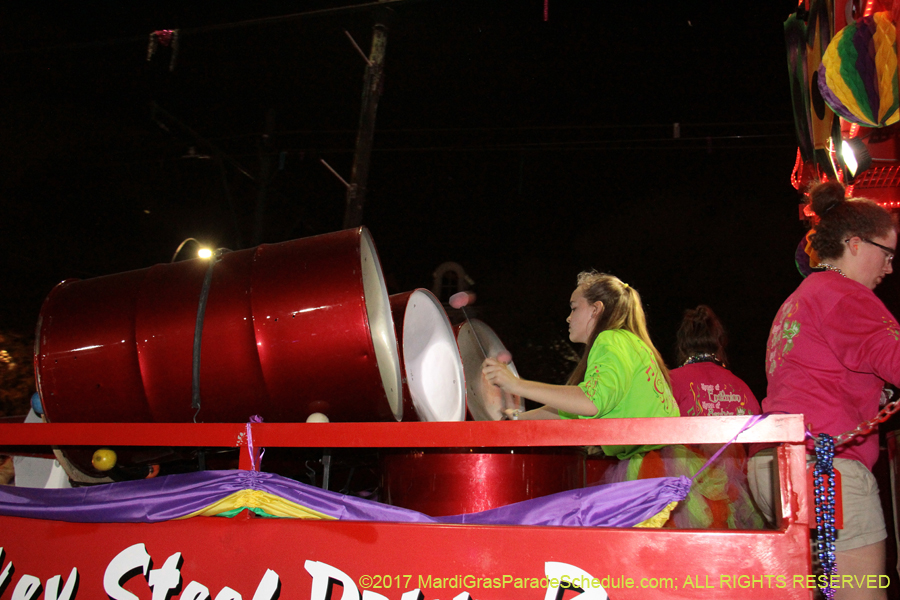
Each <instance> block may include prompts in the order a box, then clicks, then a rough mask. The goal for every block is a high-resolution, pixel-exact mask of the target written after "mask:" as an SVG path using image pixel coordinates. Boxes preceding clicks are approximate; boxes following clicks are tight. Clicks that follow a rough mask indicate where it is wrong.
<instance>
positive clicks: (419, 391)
mask: <svg viewBox="0 0 900 600" xmlns="http://www.w3.org/2000/svg"><path fill="white" fill-rule="evenodd" d="M390 301H391V313H392V315H393V317H394V328H395V333H396V335H397V340H398V342H399V346H400V367H401V372H402V373H403V404H404V406H403V420H404V421H462V420H464V419H465V418H466V386H465V378H464V376H463V366H462V359H461V358H460V356H459V350H458V349H457V347H456V337H455V335H454V333H453V326H452V325H450V319H448V318H447V313H446V311H445V310H444V307H443V306H442V305H441V303H440V301H439V300H438V299H437V298H436V297H435V295H434V294H432V293H431V292H429V291H428V290H426V289H421V288H420V289H416V290H413V291H411V292H404V293H402V294H394V295H393V296H391V297H390Z"/></svg>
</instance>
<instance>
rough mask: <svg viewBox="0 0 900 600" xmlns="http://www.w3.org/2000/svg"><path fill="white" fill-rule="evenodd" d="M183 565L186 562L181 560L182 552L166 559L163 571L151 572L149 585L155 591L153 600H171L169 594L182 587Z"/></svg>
mask: <svg viewBox="0 0 900 600" xmlns="http://www.w3.org/2000/svg"><path fill="white" fill-rule="evenodd" d="M182 564H184V561H183V560H182V559H181V552H176V553H175V554H173V555H172V556H170V557H169V558H167V559H166V562H165V564H164V565H163V566H162V568H161V569H153V570H152V571H150V576H149V577H148V578H147V584H148V585H149V586H150V589H152V590H153V597H152V598H151V600H169V598H171V597H172V594H170V593H169V592H170V591H171V590H177V589H178V588H180V587H181V565H182Z"/></svg>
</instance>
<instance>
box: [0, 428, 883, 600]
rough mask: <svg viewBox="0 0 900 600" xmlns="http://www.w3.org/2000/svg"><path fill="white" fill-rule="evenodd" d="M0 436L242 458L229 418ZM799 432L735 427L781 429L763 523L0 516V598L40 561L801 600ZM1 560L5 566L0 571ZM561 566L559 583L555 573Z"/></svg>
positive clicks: (251, 593) (297, 439) (251, 586)
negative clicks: (745, 526)
mask: <svg viewBox="0 0 900 600" xmlns="http://www.w3.org/2000/svg"><path fill="white" fill-rule="evenodd" d="M745 422H746V418H745V417H699V418H680V419H624V420H614V419H610V420H605V419H604V420H597V421H532V422H527V421H519V422H462V423H416V422H411V423H406V422H401V423H322V424H319V423H315V424H274V423H260V424H252V425H250V428H251V435H252V440H253V447H254V449H259V448H263V447H302V448H314V447H322V448H446V447H472V448H492V447H517V446H518V447H526V446H582V445H603V444H614V445H620V444H644V443H654V444H672V443H724V442H727V441H729V440H730V439H731V438H732V437H734V435H735V434H736V433H737V432H738V431H739V430H740V429H741V427H742V426H743V425H744V424H745ZM0 440H2V441H3V444H4V445H8V446H34V445H55V446H74V445H81V446H88V447H101V446H117V445H127V446H135V445H147V446H182V447H240V448H241V449H242V458H241V464H242V468H247V467H248V466H249V464H250V457H249V454H248V452H247V449H248V445H247V425H246V424H243V423H241V424H115V425H112V424H27V425H26V424H21V425H19V424H16V425H9V424H0ZM803 440H804V429H803V419H802V417H801V416H799V415H772V416H770V417H768V418H767V419H765V420H764V421H762V422H761V423H759V424H757V425H756V426H754V427H753V428H751V429H749V430H747V431H745V432H743V433H742V434H741V435H740V437H739V438H738V441H739V442H745V443H749V442H783V445H782V446H781V447H780V448H779V449H778V453H777V455H778V474H779V481H778V488H779V490H780V493H781V501H780V513H781V519H780V526H779V528H778V529H776V530H767V531H723V530H670V529H661V530H648V529H615V528H598V527H533V526H506V525H504V526H500V525H493V526H484V525H437V524H409V523H386V522H361V521H306V520H294V519H289V520H274V519H254V518H251V519H243V520H237V521H235V520H226V519H222V518H218V517H195V518H192V519H186V520H181V521H168V522H164V523H156V524H122V523H118V524H83V523H60V522H51V521H43V520H35V519H21V518H15V517H0V548H2V550H0V599H2V600H6V597H7V596H8V597H19V594H26V593H27V592H28V591H29V589H30V588H28V587H27V586H29V585H37V584H40V585H42V586H44V587H45V589H46V588H49V586H50V585H58V586H60V588H59V589H62V588H61V580H55V583H53V581H52V580H53V578H54V577H55V576H56V575H60V576H61V577H62V578H63V580H67V578H68V579H70V578H71V576H72V575H71V574H72V569H76V570H77V576H78V577H79V578H80V580H79V584H78V586H77V589H76V592H75V593H77V594H80V595H82V596H84V597H91V598H93V597H102V595H103V592H105V593H106V595H107V596H109V597H111V598H121V599H122V600H125V599H126V598H129V599H130V598H134V597H137V598H140V599H142V600H143V599H145V598H146V599H148V600H149V599H150V598H151V596H156V595H157V592H158V591H159V590H160V589H163V588H162V586H163V585H170V584H171V585H172V586H173V587H171V588H169V590H170V591H171V592H172V593H170V594H169V597H176V595H177V594H178V593H181V594H182V595H181V596H180V597H182V598H186V600H193V599H195V598H196V599H199V598H204V597H207V596H204V595H203V594H202V593H200V595H196V593H197V591H198V590H200V588H201V587H202V588H203V589H206V590H207V592H208V597H211V598H221V599H224V598H238V597H246V598H251V597H252V598H254V599H255V600H256V599H259V600H272V599H274V598H276V597H279V596H278V595H277V594H280V597H281V598H285V599H287V598H304V599H305V598H309V599H310V600H324V598H326V597H332V598H335V599H337V598H343V600H360V599H361V600H380V599H382V598H389V599H391V600H400V599H401V598H402V600H410V599H412V600H416V599H418V598H427V599H428V600H435V599H446V600H450V599H457V598H459V599H461V600H464V599H465V598H467V597H468V598H477V599H478V600H492V599H511V600H512V599H515V600H523V599H524V600H528V599H530V598H534V599H535V600H538V599H540V598H545V599H559V598H565V599H566V600H567V599H568V598H574V597H576V595H577V594H576V592H577V590H576V591H565V589H566V586H568V587H572V582H574V585H575V586H579V587H580V589H581V590H582V591H581V592H580V595H577V597H579V598H582V599H584V600H588V599H591V598H596V599H601V598H607V597H611V598H616V599H631V598H633V599H635V600H637V599H644V598H655V597H659V598H667V599H668V598H684V599H692V600H693V599H698V598H699V599H705V598H722V599H725V598H727V599H739V598H748V599H749V598H772V599H776V598H777V599H779V600H783V599H794V598H796V599H800V598H806V599H808V598H811V597H812V591H813V588H814V584H815V580H814V579H811V575H810V549H809V528H808V508H807V496H806V483H805V448H804V445H803ZM4 554H5V558H4V556H3V555H4ZM176 554H177V557H176ZM143 556H147V557H148V560H149V557H152V564H150V563H146V564H147V565H148V566H147V568H146V569H144V571H143V572H142V571H141V570H140V569H137V570H135V569H132V570H131V571H128V570H124V571H122V572H121V573H119V572H118V571H117V570H116V569H120V570H121V569H123V568H124V567H123V565H125V566H128V565H131V566H132V567H135V566H138V567H143V564H144V563H141V562H140V561H141V560H142V559H141V557H143ZM173 557H176V558H173ZM129 560H131V561H132V563H128V561H129ZM135 561H136V562H135ZM12 562H14V563H15V569H14V574H13V572H10V571H9V570H4V569H5V567H7V566H8V563H12ZM150 567H153V569H151V568H150ZM270 571H271V573H270ZM141 572H142V573H143V577H141ZM134 573H137V575H134ZM4 574H6V576H5V580H4ZM275 580H277V582H278V586H279V592H278V593H277V594H276V592H275V591H274V588H271V591H270V587H271V586H272V585H273V581H275ZM554 580H555V583H556V587H553V585H552V584H553V583H554ZM562 580H565V581H566V582H569V583H566V584H565V585H563V586H562V587H560V584H561V582H562ZM176 581H177V583H178V586H177V587H175V583H173V582H176ZM877 583H878V582H876V584H877ZM154 586H155V587H154ZM198 586H199V587H198ZM267 586H270V587H267ZM340 587H343V592H341V591H340V590H339V589H338V588H340ZM226 588H227V589H226ZM416 589H418V590H420V593H421V595H419V593H417V592H416V591H415V590H416ZM573 589H574V588H573ZM4 590H7V591H5V592H4ZM9 590H12V592H10V591H9ZM101 590H102V591H101ZM560 590H562V591H560ZM54 591H58V590H57V588H54ZM189 594H190V595H189ZM339 594H342V595H339ZM466 594H468V596H467V595H466ZM14 595H15V596H14ZM21 597H26V596H24V595H22V596H21ZM28 597H32V596H28ZM34 597H36V596H34ZM58 597H59V598H63V597H64V596H63V595H59V596H58ZM71 597H72V598H74V596H71ZM160 597H161V596H160Z"/></svg>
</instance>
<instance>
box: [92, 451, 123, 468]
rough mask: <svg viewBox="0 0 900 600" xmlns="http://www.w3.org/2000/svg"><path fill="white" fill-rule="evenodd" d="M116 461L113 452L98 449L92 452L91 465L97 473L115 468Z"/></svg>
mask: <svg viewBox="0 0 900 600" xmlns="http://www.w3.org/2000/svg"><path fill="white" fill-rule="evenodd" d="M116 459H117V457H116V452H115V450H110V449H109V448H100V449H99V450H97V451H96V452H94V456H93V457H92V458H91V464H92V465H94V468H95V469H97V470H98V471H109V470H110V469H112V468H113V467H114V466H116Z"/></svg>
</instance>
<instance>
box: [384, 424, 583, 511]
mask: <svg viewBox="0 0 900 600" xmlns="http://www.w3.org/2000/svg"><path fill="white" fill-rule="evenodd" d="M509 426H510V427H515V423H510V424H509ZM381 462H382V492H383V494H384V498H383V501H385V502H387V503H388V504H393V505H394V506H401V507H403V508H409V509H412V510H417V511H419V512H422V513H425V514H427V515H431V516H433V517H440V516H446V515H461V514H469V513H474V512H479V511H482V510H488V509H491V508H498V507H500V506H506V505H507V504H512V503H514V502H521V501H523V500H529V499H531V498H539V497H541V496H546V495H548V494H554V493H556V492H563V491H566V490H572V489H576V488H580V487H584V455H583V453H582V452H581V450H579V449H577V448H574V449H573V448H515V449H496V450H493V451H488V450H487V449H477V450H474V449H459V450H455V451H446V452H442V451H438V450H428V451H425V452H422V451H418V452H407V453H397V454H385V455H384V456H383V457H382V460H381Z"/></svg>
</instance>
